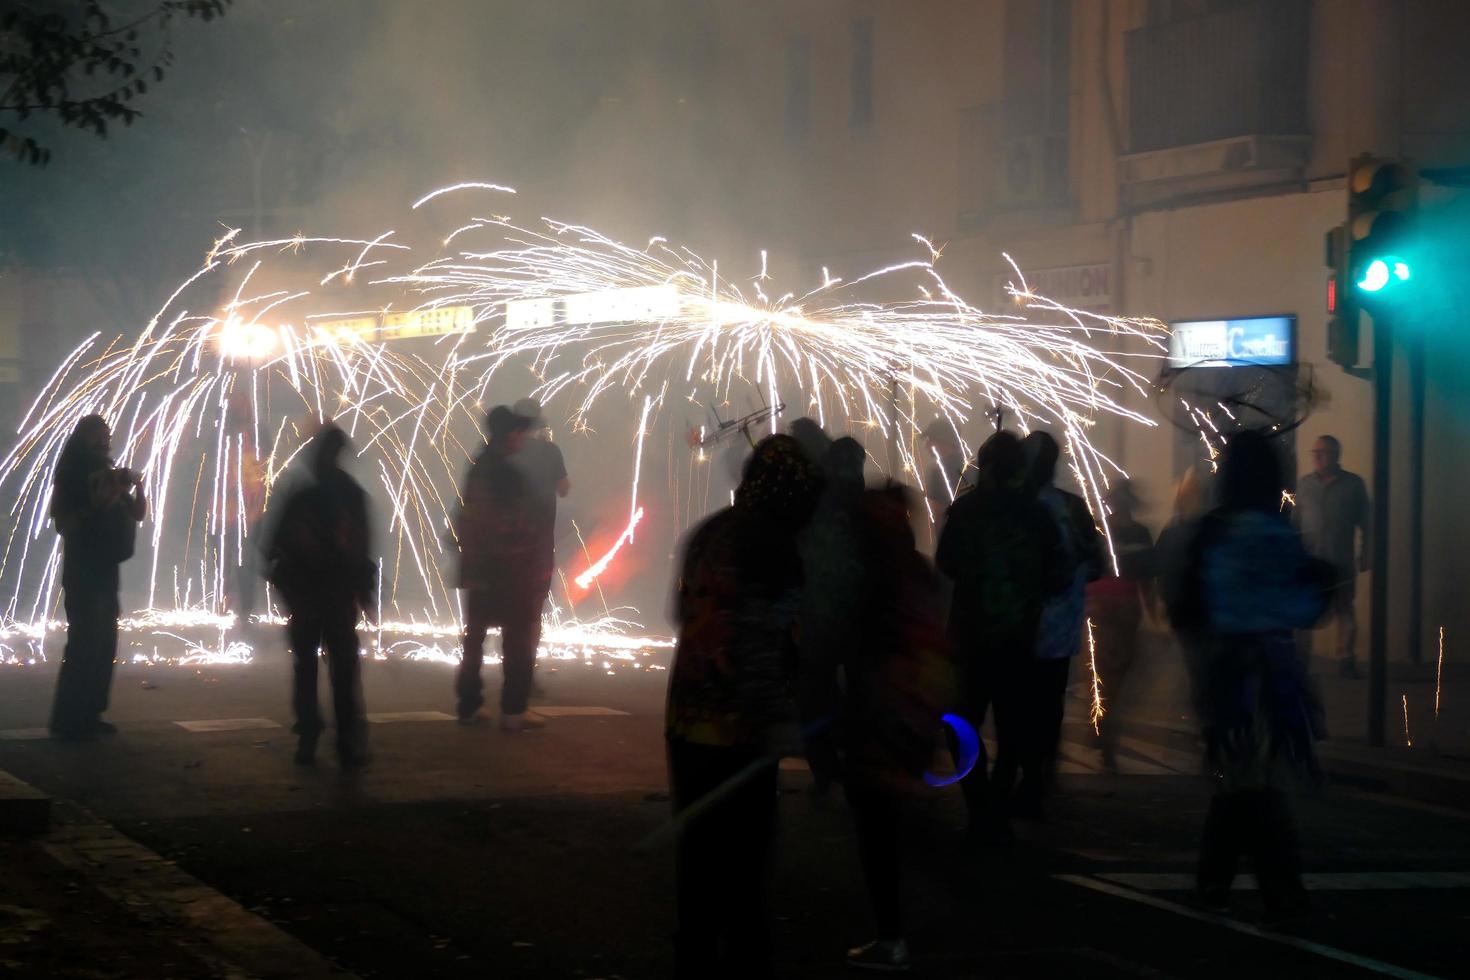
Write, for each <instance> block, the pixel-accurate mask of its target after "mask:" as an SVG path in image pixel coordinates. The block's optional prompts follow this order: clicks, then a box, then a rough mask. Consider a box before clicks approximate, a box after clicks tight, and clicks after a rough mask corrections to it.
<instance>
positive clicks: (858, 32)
mask: <svg viewBox="0 0 1470 980" xmlns="http://www.w3.org/2000/svg"><path fill="white" fill-rule="evenodd" d="M851 88H852V111H851V113H850V114H849V116H848V123H849V124H850V125H853V126H871V125H872V124H873V20H872V18H871V17H862V18H859V19H858V20H855V21H853V22H852V78H851Z"/></svg>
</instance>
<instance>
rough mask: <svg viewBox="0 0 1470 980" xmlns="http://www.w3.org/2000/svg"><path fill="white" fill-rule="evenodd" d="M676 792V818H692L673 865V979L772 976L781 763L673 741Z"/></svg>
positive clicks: (673, 795) (671, 776) (743, 751)
mask: <svg viewBox="0 0 1470 980" xmlns="http://www.w3.org/2000/svg"><path fill="white" fill-rule="evenodd" d="M669 789H670V796H671V798H672V801H673V805H674V815H675V817H676V818H679V817H680V816H681V815H683V816H684V817H686V818H687V819H686V822H685V823H684V824H683V825H682V826H681V827H680V829H679V838H678V846H677V849H676V852H675V858H674V860H675V880H676V888H677V897H676V900H677V904H678V924H677V928H676V931H675V933H674V976H675V977H678V978H680V980H684V978H690V980H695V978H697V980H712V978H718V977H741V978H761V977H769V976H771V973H772V965H771V938H770V927H769V924H768V923H767V921H766V902H765V878H766V862H767V859H768V856H769V854H770V850H771V840H772V838H773V836H774V835H775V827H776V763H775V761H774V760H768V759H765V758H763V757H762V756H761V755H760V754H758V753H757V752H756V751H755V750H754V749H749V748H725V747H718V746H708V745H695V744H693V743H689V742H683V741H679V740H676V739H670V740H669ZM717 791H718V793H719V795H718V796H717V797H715V798H713V799H711V800H708V801H706V802H705V804H704V805H701V806H700V807H699V809H698V810H697V811H695V812H690V808H691V807H694V806H695V805H696V804H699V803H700V801H701V800H704V798H705V797H706V796H707V795H708V794H711V793H714V792H717Z"/></svg>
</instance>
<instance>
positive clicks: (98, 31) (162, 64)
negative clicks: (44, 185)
mask: <svg viewBox="0 0 1470 980" xmlns="http://www.w3.org/2000/svg"><path fill="white" fill-rule="evenodd" d="M233 2H234V0H149V3H148V4H147V5H146V6H145V7H144V8H143V9H141V10H139V11H137V12H135V13H134V14H133V15H131V16H128V17H117V16H116V15H114V14H112V13H109V12H108V10H107V9H106V8H105V6H104V4H103V3H102V2H101V0H72V2H71V3H69V4H64V3H60V4H59V3H58V2H57V0H39V2H38V3H31V2H26V0H0V152H8V153H9V154H11V155H13V156H15V157H17V158H19V159H21V160H23V161H26V162H29V163H32V164H44V163H47V162H48V161H49V160H50V159H51V151H50V150H49V149H48V148H47V147H46V146H44V145H43V144H42V143H40V142H38V141H37V139H36V138H35V137H34V136H30V135H24V134H21V133H16V132H13V131H11V128H10V127H11V126H13V125H14V123H13V122H10V120H12V119H15V120H20V121H25V120H28V119H30V118H31V117H32V116H38V117H49V118H51V119H54V120H55V121H56V122H58V123H59V124H60V125H61V126H63V127H71V128H75V129H80V130H83V131H85V132H90V133H92V134H93V135H95V136H98V137H106V135H107V130H108V127H109V126H111V125H115V124H117V123H121V124H122V125H124V126H129V125H132V123H133V120H135V119H137V118H138V117H139V116H141V115H142V112H141V111H140V110H139V109H138V108H137V106H136V104H135V103H136V101H137V99H138V98H139V97H140V96H142V95H144V94H146V93H147V92H148V86H149V84H150V83H157V82H161V81H163V78H164V75H165V74H166V71H167V69H169V68H170V67H171V66H172V64H173V48H172V38H171V34H170V27H171V26H172V24H173V22H174V21H175V20H177V19H178V18H180V17H186V18H188V17H193V18H198V19H200V20H204V21H210V20H214V19H215V18H216V17H222V16H223V15H224V13H225V10H226V8H228V7H229V5H230V4H231V3H233ZM67 6H69V7H70V8H71V9H69V10H68V9H64V8H65V7H67ZM58 7H61V8H63V9H61V10H60V11H59V12H58Z"/></svg>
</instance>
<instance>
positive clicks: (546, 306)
mask: <svg viewBox="0 0 1470 980" xmlns="http://www.w3.org/2000/svg"><path fill="white" fill-rule="evenodd" d="M678 313H679V291H678V290H677V289H675V288H674V287H673V286H670V285H662V286H629V287H626V288H624V289H604V290H599V291H598V292H595V293H574V294H572V295H570V296H558V297H556V298H555V299H518V300H512V301H511V302H509V303H507V304H506V307H505V325H506V326H507V327H509V328H510V329H512V330H534V329H537V328H539V327H548V326H552V325H553V324H557V323H657V322H659V321H661V320H668V319H670V318H671V317H674V316H677V315H678Z"/></svg>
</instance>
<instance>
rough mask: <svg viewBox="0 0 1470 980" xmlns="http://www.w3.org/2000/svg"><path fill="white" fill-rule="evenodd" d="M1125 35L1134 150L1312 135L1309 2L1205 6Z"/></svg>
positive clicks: (1258, 0)
mask: <svg viewBox="0 0 1470 980" xmlns="http://www.w3.org/2000/svg"><path fill="white" fill-rule="evenodd" d="M1186 11H1187V12H1189V13H1190V14H1191V15H1192V16H1189V17H1185V18H1182V19H1178V18H1175V19H1170V20H1166V21H1160V22H1156V23H1153V24H1150V25H1148V26H1146V27H1142V28H1138V29H1136V30H1132V31H1129V32H1128V34H1127V40H1126V51H1127V61H1128V128H1129V138H1128V145H1129V149H1130V150H1131V151H1132V152H1133V153H1143V152H1148V151H1151V150H1163V149H1168V148H1170V147H1175V146H1190V145H1193V144H1195V143H1208V142H1211V141H1213V140H1220V139H1228V138H1230V137H1234V136H1251V135H1257V136H1292V135H1304V134H1305V133H1306V132H1307V116H1308V112H1307V94H1308V85H1307V73H1306V65H1307V61H1308V59H1307V54H1308V43H1307V42H1308V26H1309V23H1310V16H1311V5H1310V4H1309V3H1308V2H1307V0H1235V2H1223V0H1214V2H1212V3H1200V4H1197V5H1194V6H1189V7H1184V6H1180V5H1176V8H1174V9H1171V10H1168V11H1160V13H1172V14H1176V15H1177V14H1180V13H1183V12H1186Z"/></svg>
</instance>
